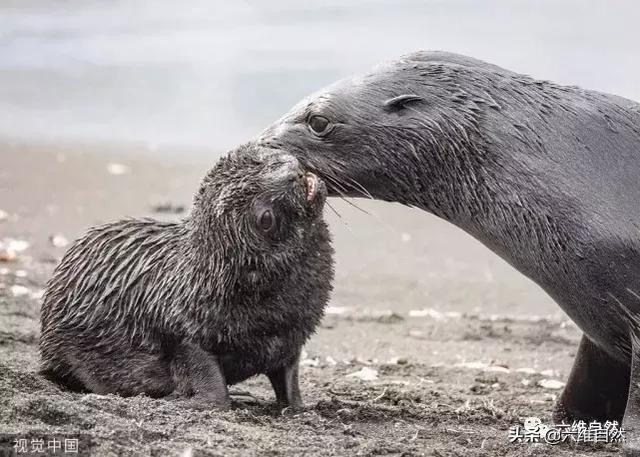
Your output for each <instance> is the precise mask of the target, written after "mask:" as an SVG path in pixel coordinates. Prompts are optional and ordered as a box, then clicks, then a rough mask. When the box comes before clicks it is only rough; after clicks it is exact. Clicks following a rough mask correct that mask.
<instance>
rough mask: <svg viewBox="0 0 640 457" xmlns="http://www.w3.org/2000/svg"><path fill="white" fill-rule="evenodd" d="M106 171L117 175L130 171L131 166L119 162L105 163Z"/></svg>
mask: <svg viewBox="0 0 640 457" xmlns="http://www.w3.org/2000/svg"><path fill="white" fill-rule="evenodd" d="M107 171H108V172H109V173H110V174H112V175H115V176H119V175H126V174H127V173H129V172H131V168H129V167H128V166H126V165H123V164H121V163H110V164H108V165H107Z"/></svg>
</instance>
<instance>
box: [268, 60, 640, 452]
mask: <svg viewBox="0 0 640 457" xmlns="http://www.w3.org/2000/svg"><path fill="white" fill-rule="evenodd" d="M311 119H313V121H312V122H313V125H311V124H310V120H311ZM329 125H330V126H331V127H332V128H327V127H326V126H329ZM318 131H319V132H320V133H321V134H318ZM265 132H268V133H266V134H265V135H263V138H264V139H265V141H267V142H269V143H275V144H278V145H279V146H280V147H282V148H283V149H284V150H287V151H288V152H290V153H291V154H293V155H295V156H297V157H298V158H299V159H300V161H301V162H302V163H303V166H305V167H306V168H307V169H311V170H313V171H314V172H317V173H318V174H319V175H321V176H326V177H327V179H328V183H329V184H330V185H336V186H338V185H339V189H340V193H341V194H343V195H350V196H363V197H373V198H376V199H380V200H388V201H394V202H400V203H403V204H406V205H409V206H415V207H419V208H422V209H424V210H426V211H430V212H432V213H434V214H436V215H438V216H440V217H441V218H443V219H445V220H448V221H450V222H452V223H454V224H455V225H457V226H458V227H461V228H463V229H464V230H466V231H467V232H469V233H470V234H471V235H473V236H475V237H476V238H477V239H479V240H480V241H482V242H483V243H484V244H485V245H487V246H488V247H489V248H490V249H492V250H494V251H495V252H496V253H497V254H499V255H500V256H502V257H503V258H504V259H506V260H507V261H508V262H509V263H511V264H512V265H514V266H515V267H516V268H518V269H519V270H520V271H521V272H523V273H524V274H525V275H527V276H528V277H529V278H531V279H532V280H534V281H535V282H536V283H538V284H539V285H540V286H541V287H542V288H543V289H544V290H545V291H547V292H548V293H549V294H550V295H551V296H552V297H553V298H554V299H555V300H556V301H557V302H558V303H559V304H560V306H561V307H562V308H563V309H564V310H565V312H566V313H567V314H568V315H569V316H570V317H571V318H572V319H573V320H574V321H575V322H576V323H577V324H578V326H579V327H580V328H581V329H582V331H583V332H584V337H583V341H582V343H581V345H580V349H579V352H578V355H577V356H576V362H575V365H574V368H573V371H572V373H571V376H570V378H569V382H568V384H567V387H566V389H565V391H564V393H563V394H562V396H561V398H560V400H559V402H558V407H557V417H559V418H565V419H568V418H575V419H584V420H591V419H594V418H598V419H609V420H618V421H620V420H622V417H623V414H625V410H626V415H625V423H626V425H627V427H630V428H629V429H630V430H637V431H634V432H633V434H634V436H635V438H634V439H633V440H631V441H629V443H631V444H628V446H631V447H638V449H639V452H640V389H638V387H637V386H638V385H639V383H640V235H639V234H640V204H639V202H640V179H638V174H639V172H638V170H640V105H638V103H636V102H633V101H631V100H627V99H624V98H621V97H617V96H614V95H608V94H604V93H600V92H594V91H588V90H583V89H580V88H576V87H567V86H561V85H558V84H555V83H551V82H547V81H539V80H535V79H532V78H530V77H527V76H524V75H520V74H517V73H514V72H511V71H509V70H505V69H503V68H500V67H498V66H495V65H492V64H488V63H486V62H481V61H479V60H476V59H473V58H470V57H466V56H461V55H456V54H450V53H442V52H418V53H414V54H411V55H408V56H405V57H402V58H400V59H398V60H396V61H394V62H389V63H388V64H385V65H382V66H378V67H376V69H374V70H373V71H372V72H370V73H368V74H366V75H363V76H360V77H356V78H352V79H346V80H343V81H339V82H337V83H335V84H333V85H331V86H330V87H328V88H327V89H325V90H323V91H320V92H319V93H317V94H316V95H314V96H311V97H309V98H307V99H305V100H303V101H302V102H301V103H300V104H298V105H297V106H295V107H294V108H293V109H292V110H291V111H290V112H289V113H287V114H286V115H285V116H284V117H283V118H282V119H281V120H280V121H278V122H276V123H275V124H274V125H273V126H271V127H270V128H269V129H267V130H266V131H265ZM631 377H633V378H632V379H631ZM630 379H631V384H630ZM629 385H631V389H630V390H629ZM628 391H629V395H627V392H628ZM627 401H628V405H629V406H627ZM633 443H637V444H633Z"/></svg>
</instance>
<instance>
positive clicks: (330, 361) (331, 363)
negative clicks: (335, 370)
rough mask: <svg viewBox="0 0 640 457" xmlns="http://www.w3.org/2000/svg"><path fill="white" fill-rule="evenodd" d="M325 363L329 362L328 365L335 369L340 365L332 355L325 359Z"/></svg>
mask: <svg viewBox="0 0 640 457" xmlns="http://www.w3.org/2000/svg"><path fill="white" fill-rule="evenodd" d="M325 361H326V362H327V365H329V366H330V367H335V366H336V365H337V364H338V362H336V359H334V358H333V357H331V356H330V355H328V356H327V357H326V358H325Z"/></svg>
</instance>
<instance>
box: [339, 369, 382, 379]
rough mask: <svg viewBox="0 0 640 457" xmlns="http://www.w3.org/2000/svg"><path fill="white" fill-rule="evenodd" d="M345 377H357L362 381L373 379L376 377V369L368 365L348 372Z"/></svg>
mask: <svg viewBox="0 0 640 457" xmlns="http://www.w3.org/2000/svg"><path fill="white" fill-rule="evenodd" d="M346 377H347V378H358V379H360V380H362V381H375V380H376V379H378V370H376V369H374V368H369V367H363V368H362V369H361V370H358V371H356V372H355V373H350V374H348V375H347V376H346Z"/></svg>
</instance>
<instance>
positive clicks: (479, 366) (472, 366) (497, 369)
mask: <svg viewBox="0 0 640 457" xmlns="http://www.w3.org/2000/svg"><path fill="white" fill-rule="evenodd" d="M454 366H455V367H457V368H466V369H469V370H482V371H486V372H489V373H510V372H511V370H509V369H508V368H507V367H504V366H501V365H489V364H488V363H485V362H460V363H456V364H455V365H454Z"/></svg>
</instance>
